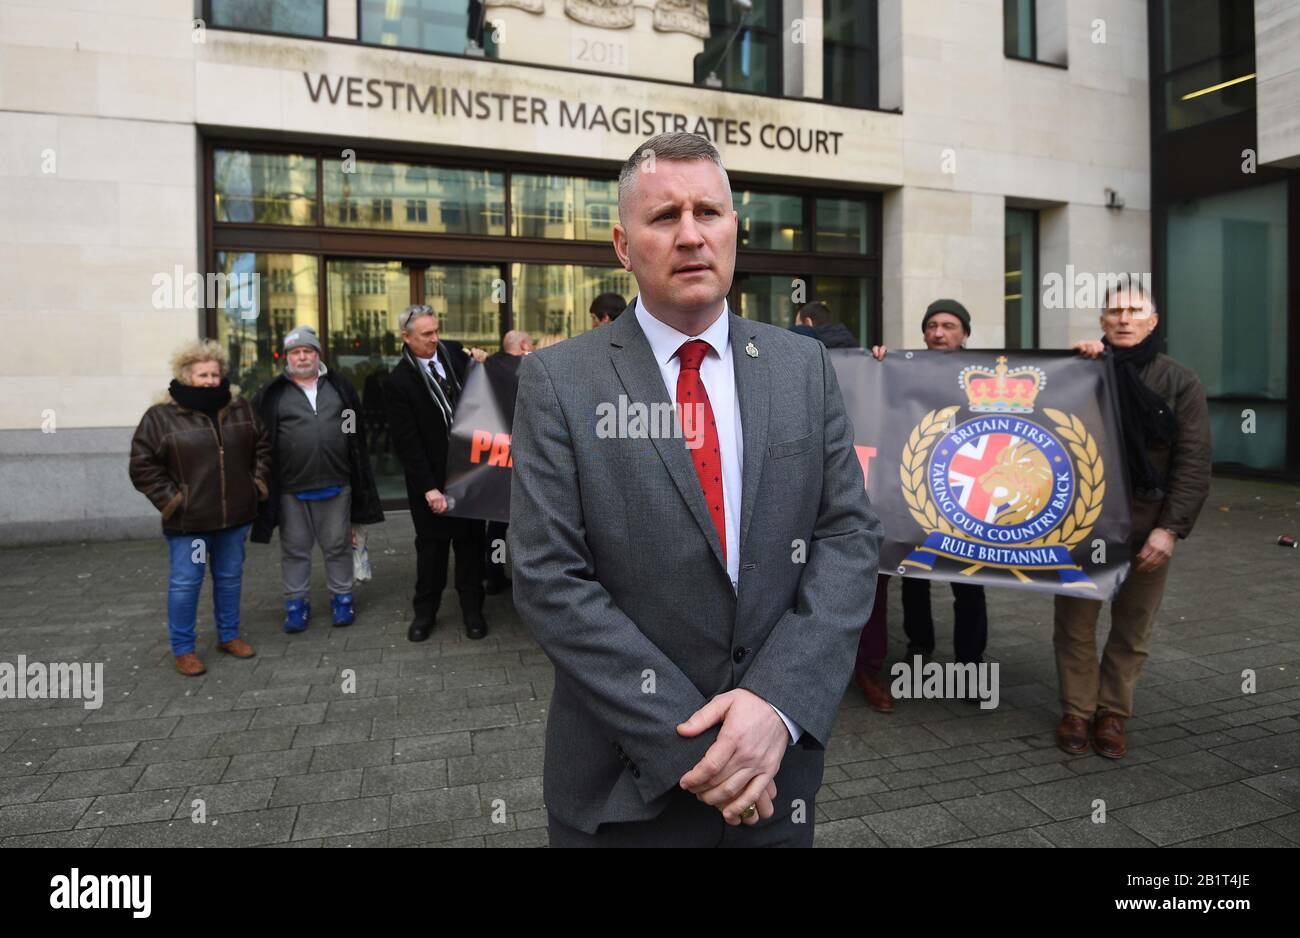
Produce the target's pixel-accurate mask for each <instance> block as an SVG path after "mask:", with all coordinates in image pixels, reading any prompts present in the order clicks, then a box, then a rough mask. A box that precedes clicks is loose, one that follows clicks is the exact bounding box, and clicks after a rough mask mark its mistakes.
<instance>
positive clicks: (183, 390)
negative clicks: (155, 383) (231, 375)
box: [167, 378, 230, 417]
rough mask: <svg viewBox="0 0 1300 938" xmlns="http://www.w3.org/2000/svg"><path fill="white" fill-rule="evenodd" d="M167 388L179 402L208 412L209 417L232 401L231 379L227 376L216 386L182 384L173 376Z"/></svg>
mask: <svg viewBox="0 0 1300 938" xmlns="http://www.w3.org/2000/svg"><path fill="white" fill-rule="evenodd" d="M167 390H168V391H169V392H170V393H171V396H172V400H174V401H175V402H176V403H177V404H180V405H181V406H182V407H188V408H189V409H190V410H197V411H199V412H200V413H203V414H207V415H208V417H215V416H216V415H217V412H218V411H219V410H221V408H223V407H225V406H226V405H227V404H229V403H230V381H229V379H227V378H222V379H221V383H220V384H219V385H217V386H216V387H215V388H200V387H195V386H194V385H192V384H181V383H180V382H179V381H177V380H176V379H174V378H173V379H172V383H171V386H170V387H168V389H167Z"/></svg>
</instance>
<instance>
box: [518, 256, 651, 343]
mask: <svg viewBox="0 0 1300 938" xmlns="http://www.w3.org/2000/svg"><path fill="white" fill-rule="evenodd" d="M510 280H511V284H512V285H513V291H512V304H513V308H514V322H515V328H516V329H523V330H525V331H526V332H528V333H529V334H530V335H532V337H533V342H534V343H536V344H537V345H538V347H543V346H545V345H549V344H552V343H554V342H557V341H559V340H561V339H567V338H569V337H570V336H575V335H578V334H580V333H583V332H586V331H587V330H589V329H591V328H592V324H591V301H592V300H594V299H595V298H596V297H598V296H600V294H602V293H617V294H619V295H620V296H622V297H624V298H625V299H628V300H630V299H631V298H632V297H633V296H634V295H636V281H635V280H634V279H633V278H632V275H631V274H630V273H628V272H627V271H626V270H623V269H622V268H621V267H588V266H582V265H577V264H512V265H511V266H510Z"/></svg>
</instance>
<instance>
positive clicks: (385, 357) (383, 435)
mask: <svg viewBox="0 0 1300 938" xmlns="http://www.w3.org/2000/svg"><path fill="white" fill-rule="evenodd" d="M325 272H326V273H325V277H326V282H327V283H328V286H329V293H328V297H329V335H328V342H329V354H328V356H327V359H326V364H327V365H328V367H329V368H330V369H332V370H333V371H335V372H336V373H338V374H340V375H342V376H343V377H345V378H347V379H348V380H349V381H350V382H351V383H352V387H353V389H355V390H356V392H357V395H358V396H359V397H360V398H361V410H362V413H363V415H364V418H365V419H364V424H365V430H366V445H367V448H368V450H369V452H370V462H371V465H372V467H373V469H374V472H375V481H376V483H377V484H378V486H379V494H380V497H381V498H400V497H401V496H402V494H403V492H404V491H405V488H404V482H403V475H402V467H401V465H400V464H399V463H398V461H397V457H396V454H395V453H394V452H393V441H392V438H391V437H390V435H389V433H388V414H387V412H386V411H385V409H384V384H383V382H384V378H385V376H386V375H387V374H388V373H389V372H390V371H391V370H392V368H393V366H394V365H396V364H397V362H398V360H399V359H400V356H401V352H402V340H401V338H400V336H399V335H398V328H397V317H398V316H399V315H400V314H401V312H402V310H403V309H405V308H406V307H407V306H409V305H410V303H411V275H410V272H409V271H407V270H406V269H405V268H403V267H402V265H401V264H400V263H399V262H398V261H354V260H329V261H327V262H326V265H325Z"/></svg>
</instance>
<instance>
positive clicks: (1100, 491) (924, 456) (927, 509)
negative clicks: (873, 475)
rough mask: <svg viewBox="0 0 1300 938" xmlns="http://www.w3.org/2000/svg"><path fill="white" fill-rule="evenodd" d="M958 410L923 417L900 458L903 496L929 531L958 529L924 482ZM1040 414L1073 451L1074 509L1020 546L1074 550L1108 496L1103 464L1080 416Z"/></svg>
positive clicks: (942, 410)
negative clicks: (941, 511) (934, 453)
mask: <svg viewBox="0 0 1300 938" xmlns="http://www.w3.org/2000/svg"><path fill="white" fill-rule="evenodd" d="M960 409H961V408H960V406H957V405H953V406H951V407H941V408H937V409H935V410H932V411H930V412H929V413H928V414H926V415H925V416H924V417H922V418H921V422H920V423H918V424H917V425H916V426H915V427H913V428H912V433H911V435H910V436H909V437H908V438H907V445H905V446H904V447H903V452H902V456H901V458H900V460H899V464H898V474H899V478H900V480H901V482H902V485H903V500H904V501H905V502H907V507H908V510H909V511H910V512H911V513H912V517H913V518H915V519H916V523H917V524H919V525H920V526H921V527H922V528H924V529H925V530H926V531H928V532H938V533H941V534H952V535H955V534H957V533H958V532H957V531H955V530H954V529H953V527H952V525H951V524H949V523H948V519H947V518H945V517H944V516H943V515H941V514H939V510H938V509H937V508H936V507H935V504H934V502H933V501H932V500H931V498H930V492H929V489H928V488H927V487H926V485H925V469H926V464H927V463H928V460H929V455H930V450H931V449H932V448H933V447H934V444H935V441H936V440H937V439H939V438H940V437H941V436H943V435H944V434H945V433H947V432H948V430H949V429H951V427H952V418H953V416H954V415H955V414H956V413H957V411H959V410H960ZM1043 413H1044V414H1045V415H1046V416H1047V418H1048V419H1049V420H1051V421H1052V423H1053V424H1054V426H1055V428H1056V432H1057V434H1058V435H1059V436H1060V437H1061V439H1062V440H1064V441H1065V443H1066V445H1067V446H1068V447H1069V449H1070V452H1071V453H1073V454H1074V459H1075V474H1076V478H1077V479H1078V483H1079V486H1078V489H1079V490H1078V496H1077V497H1076V498H1075V500H1074V508H1073V509H1072V510H1071V511H1070V512H1069V514H1067V515H1066V516H1065V518H1064V519H1063V520H1062V522H1061V523H1060V524H1059V525H1057V526H1056V527H1055V528H1053V529H1052V530H1051V531H1049V532H1048V533H1047V534H1045V535H1043V536H1042V537H1040V538H1038V539H1036V540H1033V541H1030V542H1028V543H1026V544H1023V545H1021V546H1024V547H1054V546H1057V545H1063V546H1064V547H1065V548H1066V549H1067V550H1073V549H1074V548H1075V547H1076V546H1077V545H1078V544H1079V543H1080V542H1082V541H1083V540H1084V538H1086V537H1087V536H1088V535H1089V534H1090V533H1092V528H1093V525H1095V524H1096V523H1097V518H1098V517H1099V516H1100V515H1101V506H1102V502H1103V501H1104V500H1105V497H1106V480H1105V467H1104V466H1103V465H1102V459H1101V452H1100V451H1099V450H1098V448H1097V441H1096V439H1094V438H1093V436H1092V434H1091V433H1089V432H1088V428H1087V427H1085V426H1084V425H1083V421H1082V420H1080V419H1079V418H1078V417H1075V416H1072V415H1070V414H1066V413H1064V412H1063V411H1059V410H1052V409H1051V408H1046V407H1045V408H1043Z"/></svg>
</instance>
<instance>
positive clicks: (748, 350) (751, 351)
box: [745, 342, 758, 358]
mask: <svg viewBox="0 0 1300 938" xmlns="http://www.w3.org/2000/svg"><path fill="white" fill-rule="evenodd" d="M745 354H746V355H748V356H749V357H750V358H758V346H757V345H755V344H754V343H753V342H750V343H749V344H748V345H746V346H745Z"/></svg>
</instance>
